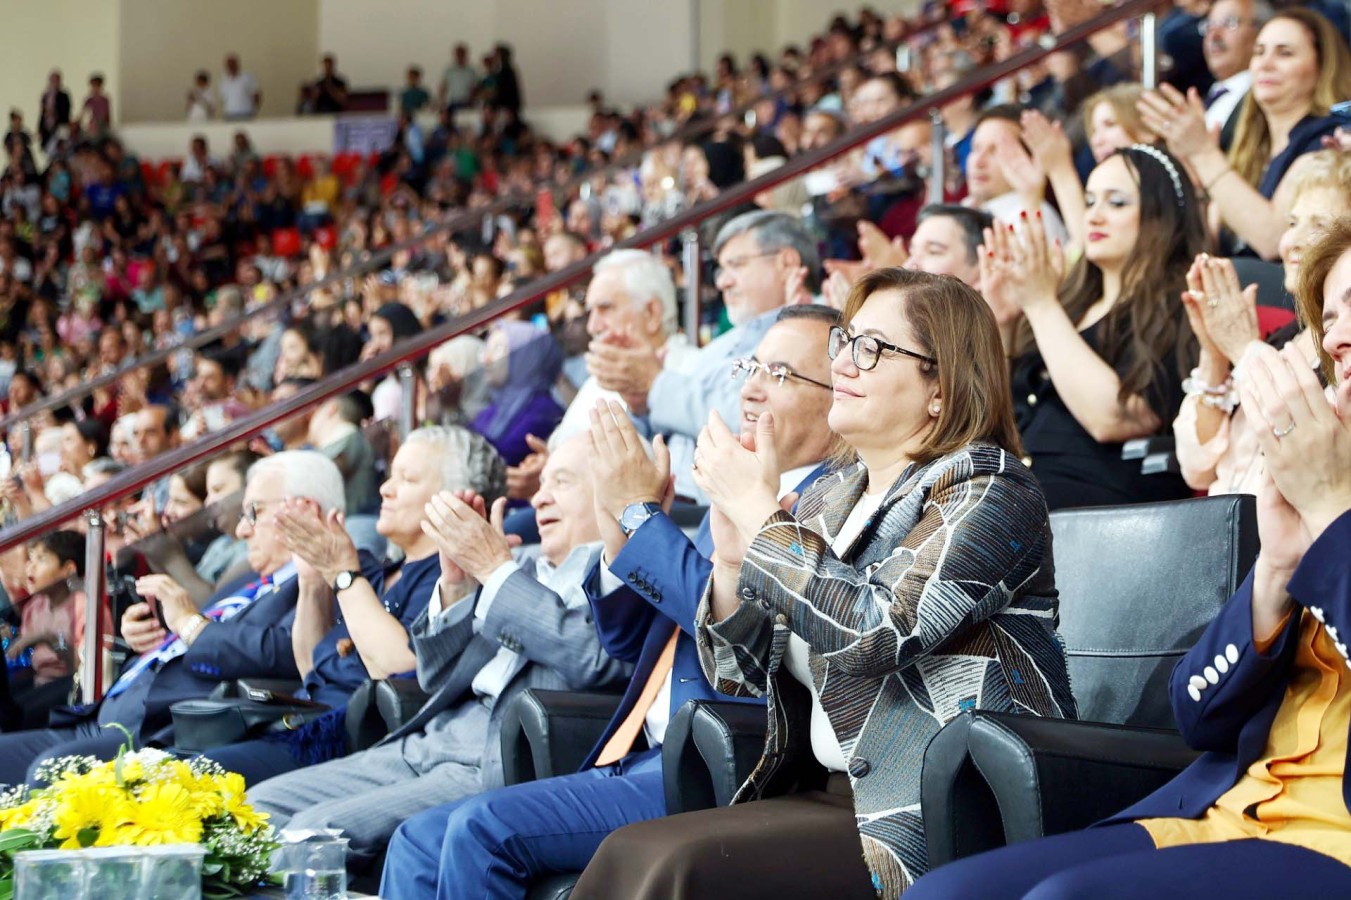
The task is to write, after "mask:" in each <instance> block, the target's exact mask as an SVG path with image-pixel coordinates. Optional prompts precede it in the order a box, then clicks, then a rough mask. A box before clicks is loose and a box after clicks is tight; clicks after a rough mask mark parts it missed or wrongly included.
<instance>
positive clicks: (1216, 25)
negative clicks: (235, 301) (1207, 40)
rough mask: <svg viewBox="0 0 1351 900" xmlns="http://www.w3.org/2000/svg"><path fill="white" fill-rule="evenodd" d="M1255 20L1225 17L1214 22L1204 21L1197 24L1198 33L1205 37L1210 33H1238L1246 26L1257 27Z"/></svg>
mask: <svg viewBox="0 0 1351 900" xmlns="http://www.w3.org/2000/svg"><path fill="white" fill-rule="evenodd" d="M1256 24H1257V22H1256V21H1255V20H1253V19H1240V18H1239V17H1238V16H1224V17H1223V18H1219V19H1216V20H1215V21H1214V22H1210V21H1205V20H1202V21H1200V22H1198V23H1197V24H1196V31H1197V32H1198V33H1199V34H1200V35H1201V36H1202V37H1205V35H1206V33H1207V32H1210V31H1238V30H1239V29H1240V28H1242V27H1243V26H1245V25H1256Z"/></svg>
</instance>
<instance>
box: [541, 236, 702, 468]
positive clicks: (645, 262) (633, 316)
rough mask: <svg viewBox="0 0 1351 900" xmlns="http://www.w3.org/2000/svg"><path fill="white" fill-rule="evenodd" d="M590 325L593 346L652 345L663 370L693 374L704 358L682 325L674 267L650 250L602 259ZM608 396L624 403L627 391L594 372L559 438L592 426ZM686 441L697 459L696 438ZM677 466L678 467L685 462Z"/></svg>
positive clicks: (591, 296) (590, 298) (595, 274)
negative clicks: (613, 387)
mask: <svg viewBox="0 0 1351 900" xmlns="http://www.w3.org/2000/svg"><path fill="white" fill-rule="evenodd" d="M586 330H587V333H588V334H590V335H591V342H592V346H593V347H595V346H597V345H599V344H608V345H610V346H614V347H621V348H642V349H647V348H650V349H651V350H652V351H653V352H654V353H656V355H657V357H658V359H659V360H660V361H661V368H662V371H669V372H675V373H676V374H680V375H684V374H688V373H689V372H690V371H691V370H692V369H693V367H694V365H695V362H696V361H697V359H698V352H697V351H696V350H695V349H694V348H693V347H691V346H690V344H689V341H688V340H687V339H686V337H685V335H684V334H682V333H681V332H680V331H679V328H678V325H677V316H676V296H675V282H674V281H672V280H671V272H670V270H669V269H667V268H666V265H665V264H664V263H663V262H662V261H661V260H660V259H659V258H657V257H656V256H654V255H652V254H651V253H648V252H646V251H645V250H616V251H614V252H613V253H611V254H609V255H608V256H606V257H605V258H604V259H602V260H601V261H600V262H598V263H597V264H596V267H595V269H594V270H593V271H592V274H591V284H590V285H588V286H587V289H586ZM602 400H607V401H608V400H616V401H618V402H620V403H623V402H624V397H623V396H622V395H621V394H619V393H617V392H615V391H609V390H606V389H605V388H603V387H601V384H600V380H599V379H597V378H596V376H595V375H592V376H590V377H589V378H587V380H586V381H584V382H583V383H582V386H581V389H580V390H578V391H577V396H576V397H574V398H573V401H572V403H570V404H569V405H568V410H567V412H566V413H565V414H564V415H563V421H562V422H561V423H559V425H558V427H557V428H556V429H554V440H555V441H561V440H564V439H566V438H569V437H571V436H573V435H574V434H581V433H583V432H586V431H589V430H590V428H591V419H590V416H591V411H592V410H593V409H595V408H596V404H597V403H598V402H600V401H602ZM685 442H686V443H688V444H689V448H688V449H689V453H688V454H687V455H688V456H689V459H690V460H692V459H693V452H694V444H693V442H692V441H689V440H688V439H686V441H685ZM673 452H674V450H673ZM677 455H678V454H677ZM673 467H675V468H677V469H678V468H679V463H673Z"/></svg>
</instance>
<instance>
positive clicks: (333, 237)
mask: <svg viewBox="0 0 1351 900" xmlns="http://www.w3.org/2000/svg"><path fill="white" fill-rule="evenodd" d="M310 236H311V237H313V238H314V241H315V243H317V244H318V245H319V246H320V247H323V248H324V249H325V250H332V249H333V248H334V247H336V246H338V232H337V231H335V230H334V228H333V226H332V225H320V226H319V227H318V228H316V229H314V233H313V234H311V235H310Z"/></svg>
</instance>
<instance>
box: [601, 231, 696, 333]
mask: <svg viewBox="0 0 1351 900" xmlns="http://www.w3.org/2000/svg"><path fill="white" fill-rule="evenodd" d="M611 270H614V271H618V272H620V273H621V274H622V275H623V277H624V293H626V294H628V295H629V302H630V303H632V304H633V305H634V306H635V307H642V306H645V305H646V304H647V302H648V301H649V300H652V299H653V298H655V299H656V300H657V301H658V302H660V303H661V328H662V331H664V332H666V333H667V334H674V333H675V331H676V328H677V327H678V326H677V317H676V315H677V314H676V296H675V282H674V281H672V280H671V270H670V269H668V268H666V265H665V264H664V263H663V262H662V261H661V260H660V259H658V258H657V257H656V256H653V255H652V254H651V253H648V252H647V251H646V250H616V251H614V252H613V253H609V254H606V256H605V258H604V259H602V260H601V261H600V262H598V263H596V265H595V267H594V268H593V269H592V270H591V273H592V275H593V276H594V275H599V274H600V273H601V272H609V271H611Z"/></svg>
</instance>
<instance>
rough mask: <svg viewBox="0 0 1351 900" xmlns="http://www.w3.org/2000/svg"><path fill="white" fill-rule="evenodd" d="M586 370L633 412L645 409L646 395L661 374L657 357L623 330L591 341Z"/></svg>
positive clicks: (656, 354) (659, 357) (650, 349)
mask: <svg viewBox="0 0 1351 900" xmlns="http://www.w3.org/2000/svg"><path fill="white" fill-rule="evenodd" d="M586 370H587V372H589V373H590V374H591V375H594V376H595V378H596V381H597V383H599V384H600V386H601V387H602V388H604V389H605V390H607V391H614V392H615V393H617V394H619V395H620V396H622V397H623V398H624V402H626V403H628V405H629V407H630V408H631V409H633V410H635V411H636V412H640V413H641V412H643V411H645V410H646V409H647V395H648V392H649V391H651V390H652V384H653V382H655V381H656V380H657V376H658V375H659V374H661V356H660V354H658V353H657V351H656V350H655V349H654V348H652V347H651V346H649V345H648V344H646V343H644V342H641V341H638V340H636V339H635V338H634V337H633V336H632V335H630V334H629V333H628V332H627V331H625V332H621V333H618V334H611V333H607V334H606V335H605V336H604V337H603V338H600V339H598V340H593V341H592V342H591V346H590V347H589V348H588V349H587V352H586Z"/></svg>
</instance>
